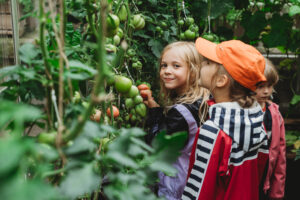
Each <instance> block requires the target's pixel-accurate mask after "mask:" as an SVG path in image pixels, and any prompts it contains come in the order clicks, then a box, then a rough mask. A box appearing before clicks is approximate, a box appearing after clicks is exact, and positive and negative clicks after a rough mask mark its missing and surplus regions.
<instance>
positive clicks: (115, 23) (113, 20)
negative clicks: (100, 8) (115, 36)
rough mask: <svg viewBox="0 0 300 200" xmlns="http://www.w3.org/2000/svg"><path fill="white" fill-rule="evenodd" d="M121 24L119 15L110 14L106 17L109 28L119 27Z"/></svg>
mask: <svg viewBox="0 0 300 200" xmlns="http://www.w3.org/2000/svg"><path fill="white" fill-rule="evenodd" d="M119 25H120V19H119V17H118V16H117V15H115V14H108V16H107V18H106V27H107V28H108V30H111V29H113V30H114V29H117V28H118V27H119Z"/></svg>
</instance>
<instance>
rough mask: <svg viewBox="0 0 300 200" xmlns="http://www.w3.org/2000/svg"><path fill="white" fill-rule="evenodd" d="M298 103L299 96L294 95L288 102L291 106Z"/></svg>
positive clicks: (299, 100)
mask: <svg viewBox="0 0 300 200" xmlns="http://www.w3.org/2000/svg"><path fill="white" fill-rule="evenodd" d="M299 102H300V95H297V94H295V95H294V96H293V98H292V100H291V102H290V104H291V105H293V106H294V105H296V104H298V103H299Z"/></svg>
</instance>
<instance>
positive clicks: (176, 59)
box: [159, 48, 189, 95]
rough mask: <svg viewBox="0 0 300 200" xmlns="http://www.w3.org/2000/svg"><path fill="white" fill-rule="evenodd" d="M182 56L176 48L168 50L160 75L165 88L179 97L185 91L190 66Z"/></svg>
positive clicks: (162, 62) (163, 58)
mask: <svg viewBox="0 0 300 200" xmlns="http://www.w3.org/2000/svg"><path fill="white" fill-rule="evenodd" d="M181 55H182V53H181V51H178V49H176V48H171V49H169V50H167V51H166V52H165V53H164V55H163V56H162V59H161V63H160V73H159V75H160V79H161V80H162V82H163V84H164V86H165V87H166V88H167V89H169V90H175V91H176V93H177V94H178V95H181V94H182V93H183V92H184V91H185V89H186V85H187V79H188V73H189V67H188V64H187V62H186V61H185V60H184V59H183V58H182V56H181Z"/></svg>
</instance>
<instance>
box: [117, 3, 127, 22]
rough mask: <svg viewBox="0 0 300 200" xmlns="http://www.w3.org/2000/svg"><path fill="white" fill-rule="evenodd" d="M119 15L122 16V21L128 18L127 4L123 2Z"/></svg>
mask: <svg viewBox="0 0 300 200" xmlns="http://www.w3.org/2000/svg"><path fill="white" fill-rule="evenodd" d="M118 17H119V18H120V21H121V22H124V21H126V20H127V9H126V6H125V5H124V4H123V5H122V6H121V8H120V10H119V12H118Z"/></svg>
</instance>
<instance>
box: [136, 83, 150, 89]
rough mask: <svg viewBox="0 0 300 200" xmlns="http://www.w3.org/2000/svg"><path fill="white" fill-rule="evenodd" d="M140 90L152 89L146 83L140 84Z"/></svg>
mask: <svg viewBox="0 0 300 200" xmlns="http://www.w3.org/2000/svg"><path fill="white" fill-rule="evenodd" d="M137 88H138V89H139V91H141V90H150V88H149V86H148V85H146V84H145V83H142V84H140V85H139V86H138V87H137Z"/></svg>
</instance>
